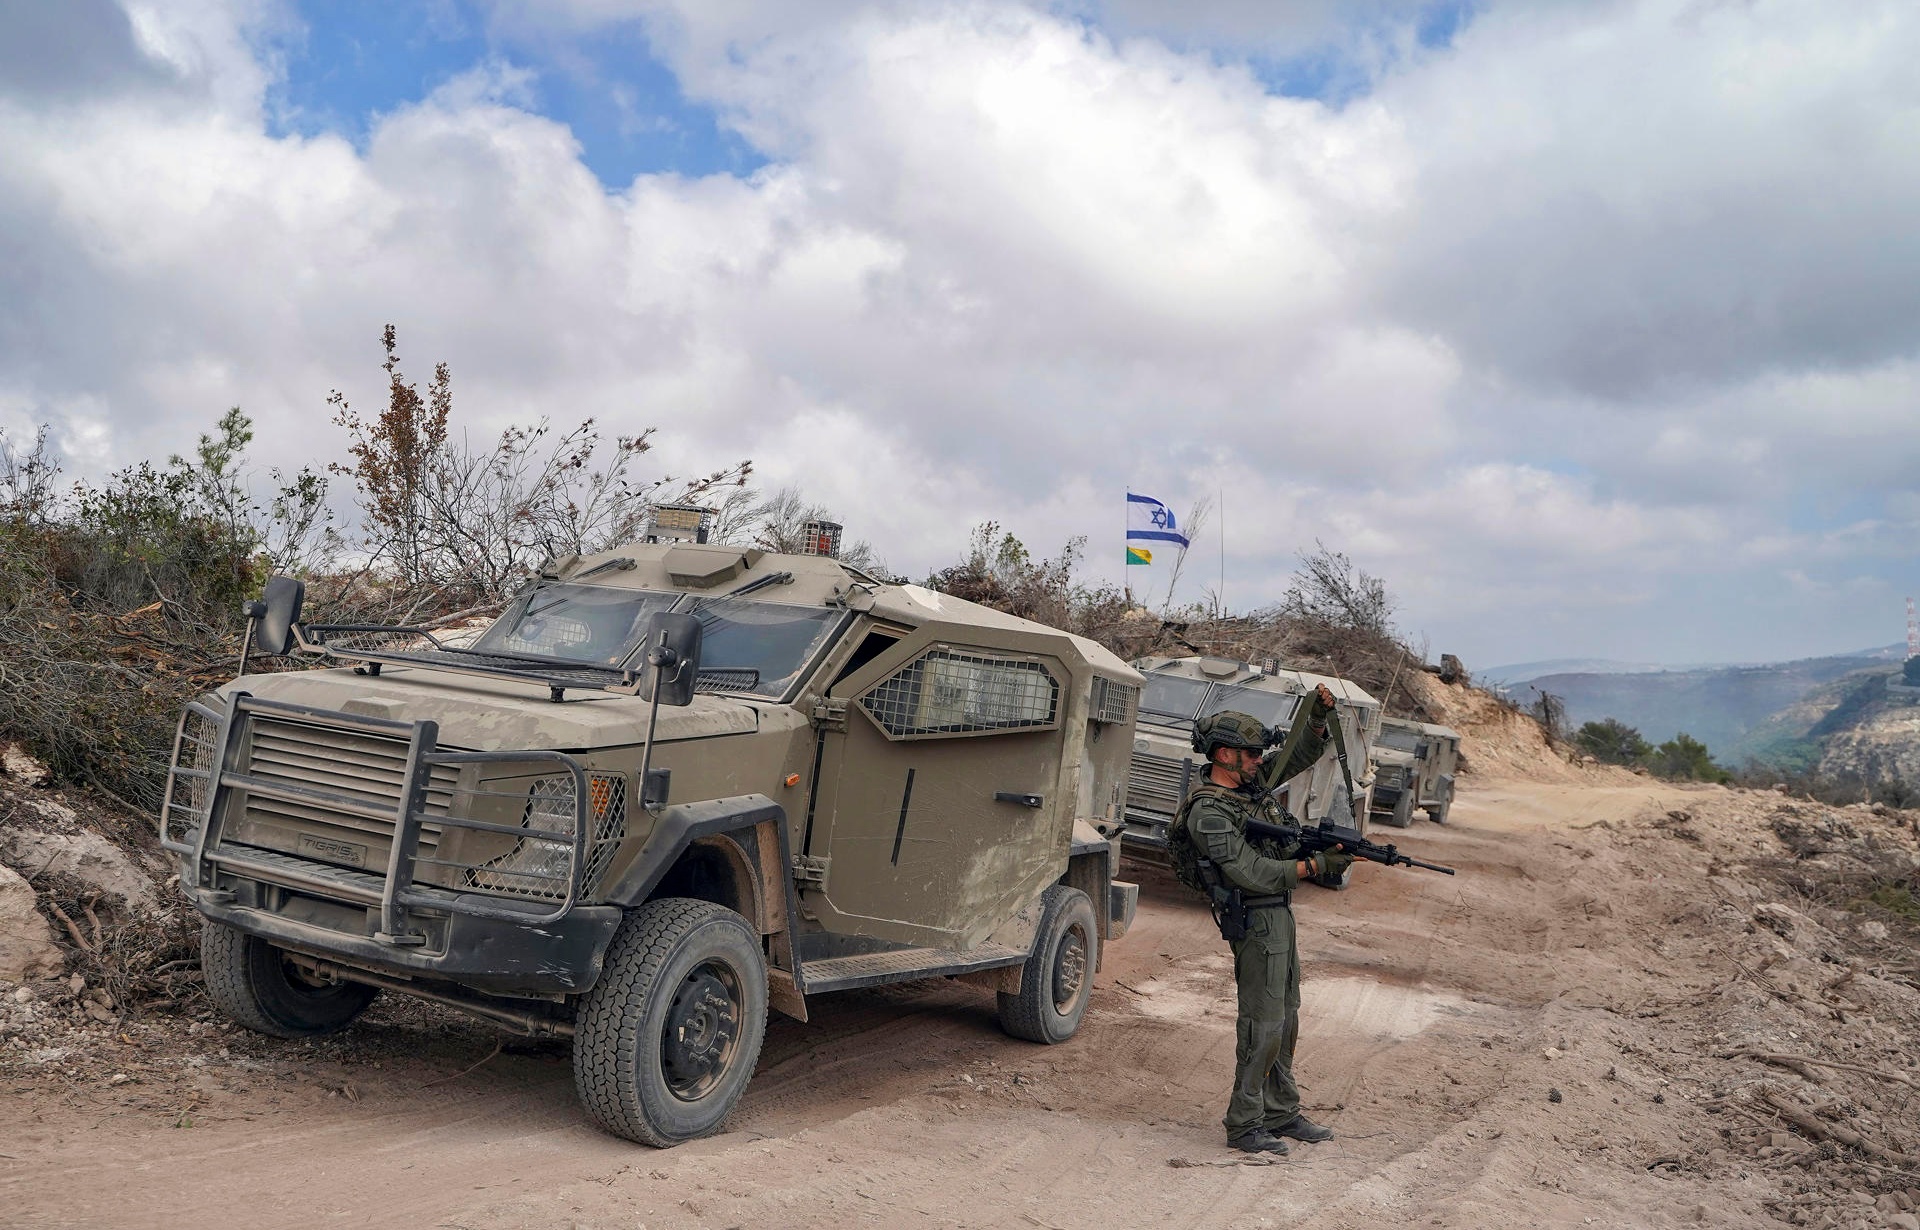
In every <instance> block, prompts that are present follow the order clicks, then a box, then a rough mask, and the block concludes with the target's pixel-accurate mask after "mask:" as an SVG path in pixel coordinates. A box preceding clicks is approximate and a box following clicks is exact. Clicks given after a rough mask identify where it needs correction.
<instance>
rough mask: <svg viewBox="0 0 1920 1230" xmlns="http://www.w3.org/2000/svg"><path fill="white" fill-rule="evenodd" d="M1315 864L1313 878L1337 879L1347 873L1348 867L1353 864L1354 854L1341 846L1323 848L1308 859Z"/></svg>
mask: <svg viewBox="0 0 1920 1230" xmlns="http://www.w3.org/2000/svg"><path fill="white" fill-rule="evenodd" d="M1307 862H1308V863H1310V864H1312V866H1313V878H1314V879H1316V880H1337V879H1339V878H1340V877H1341V876H1343V875H1345V874H1347V868H1349V867H1351V866H1353V855H1351V854H1348V853H1347V852H1346V851H1345V850H1343V849H1341V848H1340V847H1339V846H1335V847H1334V848H1333V849H1331V850H1322V851H1320V852H1319V853H1318V854H1315V855H1314V856H1313V857H1312V858H1309V859H1308V860H1307Z"/></svg>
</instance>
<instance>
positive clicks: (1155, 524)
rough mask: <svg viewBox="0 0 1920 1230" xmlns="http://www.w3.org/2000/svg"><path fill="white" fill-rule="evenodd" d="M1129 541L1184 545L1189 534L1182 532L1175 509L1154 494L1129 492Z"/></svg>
mask: <svg viewBox="0 0 1920 1230" xmlns="http://www.w3.org/2000/svg"><path fill="white" fill-rule="evenodd" d="M1127 541H1128V542H1137V541H1146V542H1170V543H1173V544H1174V545H1175V546H1178V547H1184V546H1186V545H1188V544H1187V536H1186V535H1185V534H1182V533H1181V532H1180V526H1179V523H1178V522H1176V521H1175V520H1174V516H1173V510H1172V509H1171V508H1168V507H1167V506H1166V505H1165V504H1162V503H1161V502H1160V501H1159V500H1156V499H1154V498H1153V497H1152V496H1146V495H1135V494H1134V493H1133V492H1131V491H1129V492H1127Z"/></svg>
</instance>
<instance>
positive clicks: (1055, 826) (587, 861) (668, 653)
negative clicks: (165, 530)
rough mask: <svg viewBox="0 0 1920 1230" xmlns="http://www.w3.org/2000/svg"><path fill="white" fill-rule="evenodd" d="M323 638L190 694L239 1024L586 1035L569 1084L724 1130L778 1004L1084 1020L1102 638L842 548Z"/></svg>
mask: <svg viewBox="0 0 1920 1230" xmlns="http://www.w3.org/2000/svg"><path fill="white" fill-rule="evenodd" d="M300 599H301V591H300V588H299V586H298V584H297V583H295V582H291V581H287V580H285V579H284V578H276V579H275V580H274V581H273V582H272V583H271V584H270V585H269V587H268V595H267V599H266V601H265V602H264V603H261V604H256V610H255V615H256V618H255V620H254V623H253V625H252V628H251V632H252V633H253V634H254V635H255V637H256V640H257V647H259V648H262V649H265V650H267V651H269V652H274V653H285V652H288V651H289V650H291V651H294V652H299V653H306V654H311V655H318V656H319V657H321V658H323V659H326V660H328V661H330V663H331V666H330V667H329V668H327V669H317V670H307V671H297V672H287V673H279V674H260V675H248V676H244V677H242V678H240V679H237V680H235V681H234V682H233V683H231V684H229V685H227V686H225V687H223V688H221V689H219V690H218V691H217V692H215V693H213V694H211V695H209V696H207V697H205V698H203V699H202V700H201V701H199V702H196V703H194V704H192V705H191V706H189V707H188V709H187V711H186V712H185V714H184V715H183V716H182V719H181V724H180V732H179V736H178V739H177V742H176V747H175V753H174V763H173V768H172V772H171V774H170V777H169V780H168V785H167V791H166V796H165V800H164V803H163V805H162V812H161V832H162V838H163V841H164V844H165V845H166V847H167V848H168V849H169V850H171V851H173V852H174V853H175V855H176V856H177V857H178V860H179V865H180V871H181V875H180V882H181V885H182V887H183V888H184V889H185V890H186V891H187V893H188V894H189V895H190V896H191V897H192V898H193V900H194V901H195V904H196V905H197V906H198V908H199V909H200V911H201V913H202V914H203V915H204V916H205V918H206V924H205V944H204V968H205V974H206V981H207V986H208V989H209V991H210V993H211V994H212V996H213V998H214V1000H215V1002H216V1003H217V1004H218V1005H219V1006H220V1007H221V1008H222V1009H223V1010H224V1011H225V1012H226V1013H227V1014H228V1015H230V1016H231V1017H233V1018H234V1019H235V1020H236V1021H238V1022H239V1023H241V1024H243V1025H246V1026H248V1027H250V1028H252V1029H254V1030H258V1031H260V1032H262V1033H266V1034H271V1035H276V1036H279V1037H288V1038H297V1037H308V1036H313V1035H318V1034H324V1033H328V1032H331V1031H334V1030H338V1029H341V1028H344V1027H345V1026H347V1025H348V1024H349V1023H350V1022H351V1021H352V1020H353V1019H354V1018H355V1017H356V1016H357V1015H358V1014H359V1013H360V1012H361V1011H362V1010H363V1009H364V1008H365V1007H366V1006H367V1004H368V1002H369V1001H370V1000H371V999H372V998H373V997H374V996H375V995H376V994H377V993H379V992H380V991H381V990H383V989H384V990H389V991H396V992H401V993H405V994H410V995H416V996H421V997H424V998H427V999H432V1000H436V1001H438V1002H441V1003H445V1004H450V1005H453V1006H455V1007H458V1008H461V1009H463V1010H465V1011H468V1012H471V1013H476V1014H478V1015H481V1016H483V1017H487V1018H489V1019H491V1020H493V1021H496V1022H498V1023H500V1024H502V1025H504V1026H506V1027H508V1028H511V1029H514V1030H518V1031H521V1032H524V1033H528V1034H535V1035H555V1036H570V1037H571V1038H572V1039H573V1067H574V1075H575V1082H576V1086H577V1090H578V1093H579V1097H580V1100H581V1102H582V1104H583V1105H584V1107H585V1108H586V1110H587V1112H588V1114H589V1115H590V1116H591V1117H592V1118H593V1120H594V1121H595V1122H597V1123H599V1124H600V1125H601V1126H602V1127H604V1128H606V1129H607V1130H608V1131H611V1132H613V1133H616V1134H618V1135H620V1136H624V1137H627V1138H628V1139H631V1140H635V1141H640V1142H644V1143H646V1144H651V1145H670V1144H673V1143H676V1142H679V1141H684V1140H688V1139H691V1138H694V1137H698V1136H702V1135H706V1134H709V1133H711V1132H714V1131H716V1130H718V1129H719V1128H720V1126H721V1125H722V1123H723V1122H724V1121H725V1119H726V1117H727V1114H728V1112H729V1111H730V1110H731V1109H732V1107H733V1106H734V1104H735V1102H736V1101H737V1100H738V1099H739V1097H740V1095H741V1092H742V1090H743V1089H744V1088H745V1087H746V1085H747V1083H748V1080H749V1079H750V1077H751V1076H752V1073H753V1069H754V1065H755V1061H756V1058H757V1056H758V1053H759V1050H760V1045H761V1041H762V1038H763V1036H764V1033H765V1027H766V1016H767V1012H768V1010H769V1008H771V1009H773V1010H775V1011H779V1012H782V1013H785V1014H787V1015H789V1016H792V1017H795V1018H797V1019H799V1020H801V1021H805V1020H806V1019H807V1012H808V1003H809V1001H810V999H811V997H813V996H815V995H819V994H822V993H825V992H828V991H835V990H842V989H846V988H852V987H866V986H873V985H877V984H881V983H890V982H901V981H908V980H912V979H919V978H926V977H931V976H936V975H948V976H954V977H960V978H964V979H967V980H969V981H971V982H975V983H977V984H979V985H981V986H982V987H984V988H986V989H988V990H991V991H992V992H993V993H995V994H996V995H997V997H998V1008H999V1016H1000V1020H1001V1022H1002V1025H1003V1027H1004V1028H1005V1029H1006V1031H1007V1032H1009V1033H1011V1034H1013V1035H1014V1036H1016V1037H1019V1038H1023V1039H1029V1040H1032V1041H1036V1042H1048V1043H1051V1042H1061V1041H1064V1040H1066V1039H1067V1038H1069V1037H1071V1036H1072V1035H1073V1033H1074V1031H1075V1030H1076V1028H1077V1027H1078V1025H1079V1023H1080V1019H1081V1016H1082V1014H1083V1013H1084V1012H1085V1010H1086V1006H1087V1000H1088V997H1089V994H1090V991H1091V986H1092V976H1093V973H1094V971H1095V970H1097V969H1098V968H1099V965H1100V960H1101V955H1102V944H1103V941H1107V940H1112V939H1115V938H1118V937H1119V936H1120V935H1122V934H1124V932H1125V931H1126V929H1127V926H1128V924H1129V923H1130V921H1131V919H1132V916H1133V911H1134V907H1135V903H1136V900H1137V890H1136V888H1135V887H1134V886H1133V885H1132V884H1128V883H1125V882H1122V881H1120V880H1118V879H1116V877H1115V871H1116V869H1117V866H1118V858H1119V850H1118V833H1119V828H1120V815H1121V804H1122V800H1123V798H1124V796H1125V789H1126V774H1127V768H1128V758H1129V755H1130V753H1131V749H1132V745H1133V730H1134V717H1135V709H1136V702H1137V699H1138V695H1139V684H1140V676H1139V674H1138V673H1137V672H1135V671H1134V670H1133V669H1131V668H1130V667H1128V666H1127V665H1126V664H1125V663H1124V662H1122V661H1120V660H1119V659H1118V658H1116V657H1114V656H1113V655H1112V654H1111V653H1109V652H1107V651H1106V650H1104V649H1102V648H1101V647H1099V646H1098V645H1096V644H1095V643H1093V642H1091V641H1088V640H1085V639H1083V638H1080V637H1076V636H1071V635H1068V634H1066V633H1064V632H1060V631H1057V630H1055V629H1052V628H1048V627H1044V626H1042V625H1039V624H1035V623H1032V622H1029V621H1026V620H1022V619H1016V618H1014V617H1012V616H1008V615H1003V614H1001V613H999V612H996V611H993V610H990V609H987V608H985V607H981V606H977V605H974V604H972V603H968V602H964V601H960V600H957V599H955V598H951V597H948V596H946V595H943V594H939V593H935V592H932V591H929V590H926V589H922V588H920V587H918V586H913V585H904V584H894V583H890V582H887V581H885V580H883V579H880V578H877V577H873V576H869V575H867V574H865V573H863V572H861V571H860V570H858V569H856V568H853V567H850V566H848V565H845V564H843V563H841V562H840V561H838V560H836V559H833V558H830V557H828V556H824V555H804V556H791V555H771V554H766V553H763V552H761V551H758V550H751V549H745V548H738V547H727V546H719V545H712V544H707V543H704V542H699V541H682V542H665V543H641V544H635V545H632V546H628V547H623V548H620V549H617V550H614V551H609V552H605V553H601V554H597V555H592V556H588V557H585V558H579V557H575V558H569V559H567V560H564V561H559V562H557V563H552V564H550V565H549V566H548V567H547V568H546V569H543V572H542V575H541V576H540V578H539V579H538V581H537V583H536V584H534V585H532V586H531V587H529V588H528V589H527V591H526V592H525V593H523V594H522V595H520V596H519V597H518V598H517V599H516V600H515V601H514V602H513V603H512V604H511V605H510V606H509V607H508V608H507V610H506V611H505V612H504V613H503V614H502V615H501V616H500V617H499V619H498V620H496V621H495V622H494V623H493V624H492V625H491V627H489V628H487V629H486V630H485V632H484V633H483V634H481V635H479V636H478V638H477V639H472V640H470V641H469V642H468V643H466V644H456V643H454V642H453V641H451V640H448V639H436V637H435V635H434V634H433V633H430V632H427V631H423V630H419V629H411V628H388V627H369V626H340V625H336V626H321V625H310V624H309V625H303V624H302V623H301V622H300V612H299V605H300Z"/></svg>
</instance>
